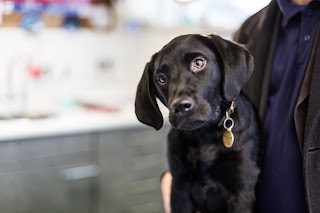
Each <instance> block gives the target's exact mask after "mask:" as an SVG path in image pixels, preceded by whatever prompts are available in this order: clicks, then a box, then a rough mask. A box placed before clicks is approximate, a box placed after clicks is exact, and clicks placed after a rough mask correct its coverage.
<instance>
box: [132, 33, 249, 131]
mask: <svg viewBox="0 0 320 213" xmlns="http://www.w3.org/2000/svg"><path fill="white" fill-rule="evenodd" d="M252 71H253V58H252V56H251V55H250V53H249V52H248V51H247V50H246V49H245V48H244V47H242V46H240V45H238V44H236V43H233V42H231V41H228V40H225V39H223V38H221V37H219V36H217V35H210V36H208V37H204V36H201V35H183V36H179V37H176V38H174V39H173V40H172V41H170V42H169V43H168V44H167V45H165V46H164V47H163V48H162V49H161V50H160V51H159V52H158V53H156V54H154V55H153V56H152V58H151V61H150V62H149V63H147V65H146V67H145V70H144V72H143V75H142V77H141V80H140V83H139V85H138V89H137V93H136V101H135V112H136V115H137V118H138V119H139V120H140V121H141V122H142V123H144V124H147V125H149V126H152V127H154V128H155V129H157V130H158V129H160V128H161V127H162V125H163V117H162V114H161V112H160V110H159V107H158V105H157V102H156V98H159V99H160V101H161V102H162V103H163V104H164V105H165V106H167V107H168V109H169V111H170V114H169V121H170V123H171V125H172V126H173V127H174V128H177V129H183V130H194V129H197V128H199V127H201V126H203V125H205V124H208V123H218V122H219V121H220V120H221V119H222V117H223V115H225V111H223V107H222V106H223V102H231V101H232V100H233V99H234V98H235V97H236V96H237V95H238V94H239V93H240V90H241V88H242V86H243V85H244V84H245V83H246V82H247V81H248V80H249V78H250V75H251V73H252Z"/></svg>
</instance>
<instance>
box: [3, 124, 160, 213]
mask: <svg viewBox="0 0 320 213" xmlns="http://www.w3.org/2000/svg"><path fill="white" fill-rule="evenodd" d="M165 140H166V133H165V132H164V131H162V130H161V131H159V132H157V131H155V130H153V129H151V128H130V129H125V130H113V131H102V132H90V133H84V134H77V135H65V136H58V137H50V138H38V139H28V140H17V141H2V142H0V212H4V213H43V212H46V213H51V212H52V213H57V212H58V213H71V212H72V213H73V212H77V213H100V212H101V213H113V212H116V213H122V212H123V213H135V212H148V213H149V212H150V213H152V212H154V213H157V212H163V208H162V199H161V192H160V182H159V177H160V174H161V172H162V171H163V170H164V168H165V167H164V165H165V162H166V157H165V147H166V142H165Z"/></svg>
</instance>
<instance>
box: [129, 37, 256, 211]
mask: <svg viewBox="0 0 320 213" xmlns="http://www.w3.org/2000/svg"><path fill="white" fill-rule="evenodd" d="M199 58H200V62H205V66H204V68H203V69H202V70H200V71H195V70H194V64H195V63H196V62H195V61H197V60H198V59H199ZM195 59H196V60H195ZM198 62H199V61H198ZM200 65H201V64H200ZM197 67H198V66H197ZM252 70H253V58H252V56H251V55H250V53H249V52H248V51H247V50H246V49H245V48H244V47H242V46H240V45H238V44H235V43H233V42H231V41H228V40H224V39H222V38H221V37H219V36H216V35H210V36H209V37H204V36H201V35H183V36H179V37H177V38H175V39H173V40H172V41H171V42H169V43H168V44H167V45H166V46H164V47H163V48H162V49H161V50H160V51H159V52H158V53H156V54H155V55H154V56H153V57H152V59H151V61H150V62H149V63H148V64H147V65H146V68H145V70H144V73H143V76H142V78H141V80H140V83H139V85H138V89H137V94H136V103H135V109H136V115H137V117H138V119H139V120H140V121H141V122H142V123H145V124H147V125H149V126H153V127H154V128H155V129H160V128H161V127H162V125H163V117H162V114H161V112H160V110H159V107H158V105H157V102H156V97H157V98H159V99H160V101H161V102H162V103H163V104H164V105H166V106H167V107H168V109H169V111H170V114H169V121H170V123H171V124H172V126H173V128H172V129H171V131H170V133H169V136H168V161H169V167H170V171H171V173H172V176H173V183H172V192H171V208H172V213H194V212H195V211H197V210H199V211H200V212H202V213H211V212H212V213H220V212H221V213H222V212H227V213H236V212H237V213H247V212H252V208H253V204H254V201H255V193H254V188H255V184H256V182H257V179H258V175H259V173H260V169H259V166H258V161H259V158H260V150H261V149H260V147H261V143H260V125H259V121H258V118H257V114H256V112H255V109H254V108H253V105H252V104H251V102H250V101H249V99H248V98H246V97H245V96H244V95H243V94H241V93H240V90H241V88H242V86H243V85H244V84H245V83H246V82H247V80H248V79H249V77H250V75H251V73H252ZM159 79H160V80H159ZM234 98H236V108H235V111H234V113H233V114H232V115H231V117H232V118H233V119H234V123H235V125H234V128H233V130H232V132H233V134H234V137H235V142H234V145H233V146H232V147H231V148H226V147H224V145H223V142H222V134H223V132H224V131H225V129H224V128H223V126H222V125H221V120H223V118H224V116H225V114H226V110H228V109H229V104H230V102H231V101H232V100H233V99H234ZM228 103H229V104H228Z"/></svg>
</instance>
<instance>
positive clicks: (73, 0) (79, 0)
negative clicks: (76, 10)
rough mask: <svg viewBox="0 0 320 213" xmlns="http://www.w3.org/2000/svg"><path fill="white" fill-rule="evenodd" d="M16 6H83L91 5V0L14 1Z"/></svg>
mask: <svg viewBox="0 0 320 213" xmlns="http://www.w3.org/2000/svg"><path fill="white" fill-rule="evenodd" d="M13 2H14V3H15V4H27V3H28V4H30V3H40V4H74V5H76V4H83V3H90V2H91V0H13Z"/></svg>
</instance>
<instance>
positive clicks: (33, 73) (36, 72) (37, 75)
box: [29, 67, 43, 79]
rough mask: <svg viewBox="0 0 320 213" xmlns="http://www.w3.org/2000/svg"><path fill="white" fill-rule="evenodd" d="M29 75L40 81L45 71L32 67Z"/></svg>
mask: <svg viewBox="0 0 320 213" xmlns="http://www.w3.org/2000/svg"><path fill="white" fill-rule="evenodd" d="M29 74H30V76H31V77H32V78H34V79H39V78H41V77H42V75H43V70H42V68H41V67H31V68H30V70H29Z"/></svg>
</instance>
